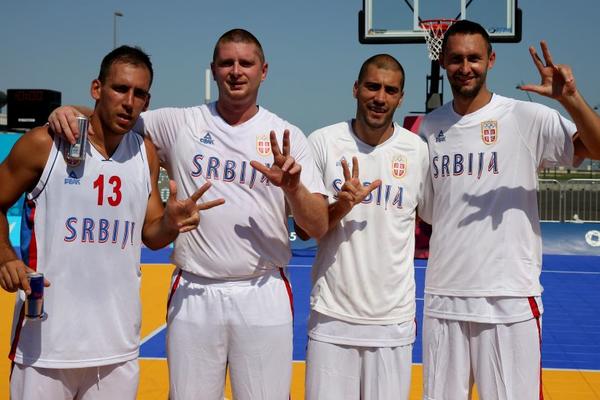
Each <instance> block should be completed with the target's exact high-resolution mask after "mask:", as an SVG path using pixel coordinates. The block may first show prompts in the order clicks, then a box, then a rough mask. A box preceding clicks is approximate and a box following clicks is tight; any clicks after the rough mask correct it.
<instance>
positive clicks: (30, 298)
mask: <svg viewBox="0 0 600 400" xmlns="http://www.w3.org/2000/svg"><path fill="white" fill-rule="evenodd" d="M27 278H29V286H30V287H31V294H29V295H27V298H26V299H25V317H26V318H27V319H40V318H43V317H44V274H42V273H40V272H31V273H29V274H27Z"/></svg>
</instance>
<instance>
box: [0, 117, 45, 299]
mask: <svg viewBox="0 0 600 400" xmlns="http://www.w3.org/2000/svg"><path fill="white" fill-rule="evenodd" d="M51 146H52V137H51V136H50V135H49V134H48V129H47V128H45V127H43V128H35V129H33V130H31V131H29V132H27V133H26V134H25V135H23V137H21V138H20V139H19V140H18V141H17V142H16V143H15V145H14V146H13V148H12V149H11V151H10V153H9V155H8V157H7V158H6V159H5V160H4V162H2V164H0V182H2V190H1V191H0V286H1V287H2V288H3V289H4V290H7V291H9V292H14V291H16V290H17V289H23V290H25V292H26V293H28V294H29V292H30V287H29V282H28V280H27V272H31V271H32V270H31V269H30V268H29V267H28V266H26V265H25V264H24V263H23V262H22V261H21V260H20V259H19V257H18V256H17V254H16V253H15V251H14V249H13V247H12V245H11V243H10V237H9V227H8V218H7V217H6V214H7V212H8V209H9V208H10V207H11V206H12V205H13V204H14V203H15V202H16V201H17V200H18V199H19V197H20V196H21V194H23V193H25V192H28V191H30V190H32V189H33V187H34V186H35V184H36V183H37V181H38V180H39V178H40V176H41V175H42V172H43V170H44V166H45V165H46V160H47V159H48V155H49V153H50V149H51ZM45 284H46V286H48V285H49V282H48V281H46V282H45Z"/></svg>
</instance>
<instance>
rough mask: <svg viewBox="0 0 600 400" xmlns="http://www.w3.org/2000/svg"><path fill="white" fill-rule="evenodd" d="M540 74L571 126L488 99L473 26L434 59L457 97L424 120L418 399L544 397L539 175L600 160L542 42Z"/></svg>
mask: <svg viewBox="0 0 600 400" xmlns="http://www.w3.org/2000/svg"><path fill="white" fill-rule="evenodd" d="M541 46H542V51H543V54H544V58H545V65H544V63H543V62H542V61H541V60H540V58H539V57H538V55H537V54H536V52H535V50H534V49H533V48H530V52H531V55H532V57H533V60H534V63H535V65H536V67H537V68H538V70H539V72H540V75H541V77H542V83H541V84H540V85H526V86H523V87H521V89H523V90H530V91H533V92H536V93H539V94H541V95H544V96H548V97H552V98H554V99H556V100H558V101H559V102H560V103H561V104H562V105H563V106H564V107H565V109H566V110H567V111H568V112H569V114H570V115H571V117H572V118H573V120H574V121H575V124H573V123H572V122H571V121H569V120H567V119H565V118H563V117H562V116H561V115H560V114H559V113H558V112H557V111H555V110H552V109H550V108H548V107H546V106H543V105H540V104H536V103H528V102H522V101H517V100H514V99H509V98H505V97H502V96H499V95H497V94H495V93H492V92H490V90H489V89H488V88H487V86H486V74H487V72H488V70H489V69H491V68H492V66H493V65H494V61H495V53H494V52H493V51H492V48H491V45H490V42H489V37H488V35H487V32H486V31H485V30H484V29H483V28H482V27H481V26H480V25H478V24H476V23H473V22H470V21H466V20H465V21H459V22H457V23H455V24H454V25H453V26H452V27H451V28H450V29H449V30H448V32H447V33H446V36H445V37H444V41H443V46H442V53H441V56H440V64H441V66H442V68H444V69H445V70H446V74H447V77H448V82H449V83H450V85H451V87H452V93H453V95H454V100H453V101H452V102H450V103H448V104H445V105H444V106H443V107H441V108H439V109H437V110H435V111H433V112H431V113H430V114H428V115H427V116H426V117H425V119H424V121H423V123H422V125H421V133H422V134H423V135H424V136H425V137H426V138H427V141H428V143H429V153H430V162H431V166H430V168H431V177H432V182H433V191H434V196H433V199H434V200H433V211H432V212H433V215H432V221H433V235H432V237H431V241H430V255H429V262H428V267H427V273H426V281H425V310H424V314H425V317H424V325H423V364H424V395H425V399H435V400H441V399H451V400H461V399H467V398H470V397H469V396H470V392H471V389H472V384H473V381H474V382H475V383H476V384H477V389H478V392H479V395H480V398H482V399H515V400H529V399H538V398H542V385H541V364H540V361H541V354H540V350H541V349H540V346H541V331H540V329H541V314H542V312H543V308H542V303H541V293H542V287H541V285H540V281H539V276H540V272H541V250H542V248H541V233H540V225H539V216H538V209H537V200H536V189H537V170H538V169H539V168H541V167H544V166H549V165H572V164H573V163H574V160H575V158H576V157H577V158H578V157H587V156H590V155H593V156H595V157H597V156H598V154H600V151H598V149H600V118H599V117H598V116H597V115H596V114H595V113H594V111H593V110H592V109H591V108H590V107H589V106H588V105H587V104H586V102H585V101H584V99H583V98H582V97H581V95H580V93H579V92H578V91H577V89H576V86H575V81H574V78H573V75H572V72H571V70H570V68H569V67H567V66H563V65H555V64H554V63H553V61H552V58H551V56H550V52H549V51H548V48H547V46H546V44H545V43H544V42H542V45H541Z"/></svg>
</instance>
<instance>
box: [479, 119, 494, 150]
mask: <svg viewBox="0 0 600 400" xmlns="http://www.w3.org/2000/svg"><path fill="white" fill-rule="evenodd" d="M481 140H483V143H485V144H494V143H496V141H497V140H498V121H493V120H490V121H483V122H482V123H481Z"/></svg>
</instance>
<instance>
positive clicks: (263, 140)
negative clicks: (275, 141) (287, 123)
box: [256, 135, 271, 157]
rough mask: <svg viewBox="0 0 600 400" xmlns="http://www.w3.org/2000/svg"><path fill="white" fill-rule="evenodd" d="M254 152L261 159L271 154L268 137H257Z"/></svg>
mask: <svg viewBox="0 0 600 400" xmlns="http://www.w3.org/2000/svg"><path fill="white" fill-rule="evenodd" d="M256 152H257V153H258V155H260V156H263V157H264V156H268V155H270V154H271V140H270V139H269V135H258V136H257V137H256Z"/></svg>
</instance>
